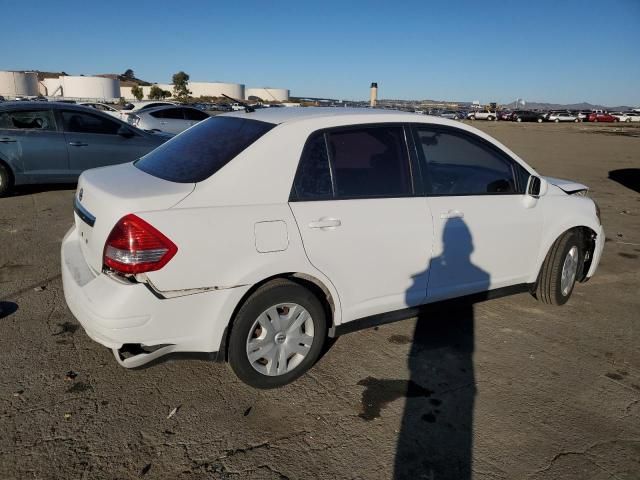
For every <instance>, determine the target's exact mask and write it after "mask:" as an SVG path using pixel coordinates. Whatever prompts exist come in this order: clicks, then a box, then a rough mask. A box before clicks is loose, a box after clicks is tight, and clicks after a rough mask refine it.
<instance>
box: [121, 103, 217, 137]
mask: <svg viewBox="0 0 640 480" xmlns="http://www.w3.org/2000/svg"><path fill="white" fill-rule="evenodd" d="M207 118H209V114H208V113H206V112H203V111H202V110H200V109H198V108H193V107H185V106H182V105H175V106H174V105H169V106H162V107H154V108H146V109H144V110H137V111H136V112H135V113H131V114H129V115H128V116H127V122H129V123H130V124H131V125H133V126H135V127H137V128H141V129H143V130H153V131H161V132H167V133H173V134H178V133H180V132H182V131H184V130H186V129H187V128H189V127H191V126H193V125H195V124H196V123H198V122H200V121H202V120H206V119H207Z"/></svg>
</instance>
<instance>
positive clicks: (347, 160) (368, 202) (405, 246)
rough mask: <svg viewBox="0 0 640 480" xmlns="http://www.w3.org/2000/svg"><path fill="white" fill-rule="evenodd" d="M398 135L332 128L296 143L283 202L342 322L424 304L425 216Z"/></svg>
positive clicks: (387, 130) (428, 239)
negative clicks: (299, 148) (335, 296)
mask: <svg viewBox="0 0 640 480" xmlns="http://www.w3.org/2000/svg"><path fill="white" fill-rule="evenodd" d="M405 133H406V130H405V128H404V127H403V126H402V125H397V124H396V125H384V126H380V125H367V126H358V127H352V128H337V129H331V130H327V131H323V132H317V133H315V134H314V135H312V136H311V137H310V138H309V140H308V141H307V144H306V146H305V148H304V152H303V155H302V159H301V161H300V165H299V167H298V172H297V175H296V179H295V183H294V189H293V192H292V198H291V202H290V206H291V209H292V211H293V214H294V216H295V218H296V221H297V223H298V228H299V230H300V234H301V236H302V240H303V243H304V248H305V252H306V254H307V256H308V258H309V260H310V262H311V263H312V264H313V265H314V266H315V267H316V268H317V269H318V270H320V271H321V272H322V273H323V274H324V275H325V276H327V277H328V278H329V279H330V280H331V282H332V283H333V284H334V286H335V287H336V289H337V291H338V292H339V295H340V304H341V308H342V318H343V321H350V320H354V319H357V318H362V317H366V316H369V315H373V314H378V313H382V312H387V311H391V310H396V309H402V308H405V307H407V306H413V305H417V304H420V303H423V302H424V301H425V296H426V286H427V278H428V266H429V259H430V256H431V249H432V240H433V229H432V219H431V213H430V211H429V208H428V206H427V202H426V199H425V198H424V197H422V196H420V195H417V194H416V185H415V184H414V182H413V174H414V173H415V171H416V167H415V163H414V160H415V159H413V160H412V158H411V157H410V156H409V153H408V149H407V145H406V142H405Z"/></svg>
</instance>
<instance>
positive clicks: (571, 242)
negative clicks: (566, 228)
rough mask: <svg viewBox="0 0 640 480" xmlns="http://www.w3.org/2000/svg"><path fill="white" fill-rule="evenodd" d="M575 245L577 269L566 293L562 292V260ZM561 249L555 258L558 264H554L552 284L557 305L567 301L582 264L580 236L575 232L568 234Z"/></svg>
mask: <svg viewBox="0 0 640 480" xmlns="http://www.w3.org/2000/svg"><path fill="white" fill-rule="evenodd" d="M574 246H575V247H576V248H577V249H578V269H577V271H576V277H575V279H574V280H573V284H572V285H571V288H570V289H569V293H567V294H566V295H563V294H562V267H563V265H564V261H565V259H566V258H567V254H568V253H569V250H571V248H573V247H574ZM561 248H562V250H561V252H560V255H559V256H558V257H556V258H558V264H557V265H556V275H555V277H556V278H555V282H554V283H555V285H554V287H555V288H554V290H555V291H554V292H553V295H554V296H555V298H556V302H555V303H556V304H557V305H564V304H565V303H567V302H568V301H569V298H571V294H572V293H573V289H574V288H575V286H576V280H577V279H578V276H579V275H580V266H581V265H582V248H581V247H580V238H579V236H578V235H577V234H575V233H571V234H569V237H568V238H567V241H566V242H564V245H563V246H562V247H561Z"/></svg>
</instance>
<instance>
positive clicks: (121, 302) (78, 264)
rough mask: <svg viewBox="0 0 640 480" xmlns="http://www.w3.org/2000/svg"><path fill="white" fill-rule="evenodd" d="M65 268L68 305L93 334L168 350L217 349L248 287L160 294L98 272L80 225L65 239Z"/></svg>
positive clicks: (118, 343) (110, 341) (107, 342)
mask: <svg viewBox="0 0 640 480" xmlns="http://www.w3.org/2000/svg"><path fill="white" fill-rule="evenodd" d="M61 268H62V283H63V288H64V296H65V300H66V302H67V305H68V307H69V310H71V312H72V313H73V315H74V316H75V317H76V318H77V319H78V321H79V322H80V324H81V325H82V327H83V328H84V330H85V331H86V332H87V335H89V337H91V338H92V339H93V340H95V341H96V342H98V343H100V344H102V345H104V346H106V347H108V348H111V349H119V348H121V347H122V346H123V345H124V344H141V345H144V346H154V345H168V346H170V347H164V348H162V349H161V351H162V352H163V353H169V352H175V351H182V352H186V351H189V352H216V351H218V349H219V348H220V345H221V342H222V337H223V334H224V331H225V328H226V327H227V325H228V323H229V319H230V318H231V315H232V313H233V310H234V308H235V306H236V305H237V303H238V302H239V301H240V299H241V298H242V296H243V295H244V293H245V292H246V291H247V290H248V288H249V287H248V286H247V287H237V288H230V289H224V290H217V291H210V292H203V293H197V294H193V295H185V296H180V297H174V298H169V299H160V298H158V297H156V296H155V295H154V294H153V293H152V292H151V291H150V290H149V289H148V288H147V287H146V286H145V285H144V284H141V283H121V282H119V281H117V280H114V279H112V278H110V277H109V276H107V275H105V274H103V273H96V272H94V271H93V270H92V269H91V268H90V267H89V266H88V265H87V263H86V261H85V259H84V256H83V254H82V250H81V248H80V238H79V237H78V235H77V230H76V228H75V227H73V228H72V229H71V230H69V232H68V233H67V234H66V236H65V237H64V239H63V241H62V250H61ZM157 356H159V355H157V354H156V355H153V356H152V357H153V358H156V357H157ZM153 358H148V359H147V360H146V361H149V360H152V359H153ZM116 359H118V357H117V355H116ZM146 361H145V362H142V363H146ZM119 363H121V364H122V365H124V366H138V365H139V364H140V362H132V363H136V364H135V365H134V364H131V365H128V364H125V363H124V362H122V361H120V362H119Z"/></svg>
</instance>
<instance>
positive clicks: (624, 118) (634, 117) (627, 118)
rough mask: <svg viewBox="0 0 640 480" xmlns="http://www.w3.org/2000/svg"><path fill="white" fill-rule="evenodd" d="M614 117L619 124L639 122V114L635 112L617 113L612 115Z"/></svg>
mask: <svg viewBox="0 0 640 480" xmlns="http://www.w3.org/2000/svg"><path fill="white" fill-rule="evenodd" d="M611 115H613V116H614V117H616V118H617V119H618V120H619V121H620V122H626V123H631V122H640V113H636V112H617V113H612V114H611Z"/></svg>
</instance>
